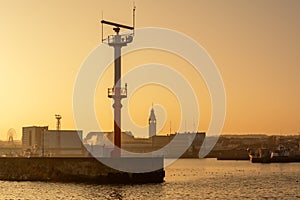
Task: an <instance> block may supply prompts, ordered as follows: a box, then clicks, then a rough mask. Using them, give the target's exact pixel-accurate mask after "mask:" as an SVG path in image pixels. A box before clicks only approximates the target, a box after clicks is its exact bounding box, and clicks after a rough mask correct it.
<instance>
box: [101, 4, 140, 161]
mask: <svg viewBox="0 0 300 200" xmlns="http://www.w3.org/2000/svg"><path fill="white" fill-rule="evenodd" d="M101 24H102V42H106V43H107V44H108V45H109V46H111V47H113V48H114V73H115V75H114V86H113V87H112V88H108V97H109V98H112V99H113V100H114V104H113V108H114V145H115V149H114V150H113V152H112V156H113V157H120V156H121V108H122V104H121V100H122V98H126V97H127V84H125V87H121V48H122V47H124V46H127V44H128V43H131V42H132V41H133V36H134V24H135V7H134V8H133V26H126V25H123V24H118V23H114V22H110V21H105V20H101ZM103 24H106V25H110V26H113V30H114V32H115V33H116V34H115V35H110V36H108V38H107V39H103ZM121 28H123V29H128V30H132V32H131V33H129V34H120V29H121Z"/></svg>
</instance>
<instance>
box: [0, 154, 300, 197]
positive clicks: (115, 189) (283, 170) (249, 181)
mask: <svg viewBox="0 0 300 200" xmlns="http://www.w3.org/2000/svg"><path fill="white" fill-rule="evenodd" d="M0 195H1V196H0V199H155V200H158V199H300V163H272V164H259V163H257V164H252V163H250V162H249V161H217V160H215V159H202V160H200V159H181V160H178V161H176V162H175V163H174V164H172V165H171V166H169V167H168V168H166V178H165V182H164V183H162V184H144V185H90V184H72V183H71V184H70V183H43V182H7V181H0Z"/></svg>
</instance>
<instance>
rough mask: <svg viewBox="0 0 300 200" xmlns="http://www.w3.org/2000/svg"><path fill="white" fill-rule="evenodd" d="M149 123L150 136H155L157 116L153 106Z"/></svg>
mask: <svg viewBox="0 0 300 200" xmlns="http://www.w3.org/2000/svg"><path fill="white" fill-rule="evenodd" d="M148 125H149V137H152V136H155V135H156V117H155V114H154V109H153V106H152V108H151V112H150V116H149V120H148Z"/></svg>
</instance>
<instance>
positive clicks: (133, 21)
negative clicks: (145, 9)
mask: <svg viewBox="0 0 300 200" xmlns="http://www.w3.org/2000/svg"><path fill="white" fill-rule="evenodd" d="M132 27H133V35H134V27H135V3H134V2H133V10H132Z"/></svg>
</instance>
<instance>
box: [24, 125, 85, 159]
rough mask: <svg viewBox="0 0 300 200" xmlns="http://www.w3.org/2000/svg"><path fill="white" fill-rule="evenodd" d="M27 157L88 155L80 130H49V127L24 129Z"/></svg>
mask: <svg viewBox="0 0 300 200" xmlns="http://www.w3.org/2000/svg"><path fill="white" fill-rule="evenodd" d="M22 146H23V149H24V154H25V155H26V156H50V157H78V156H79V157H81V156H85V155H86V151H85V148H84V145H83V143H82V131H80V130H49V129H48V126H30V127H23V128H22Z"/></svg>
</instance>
